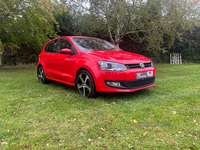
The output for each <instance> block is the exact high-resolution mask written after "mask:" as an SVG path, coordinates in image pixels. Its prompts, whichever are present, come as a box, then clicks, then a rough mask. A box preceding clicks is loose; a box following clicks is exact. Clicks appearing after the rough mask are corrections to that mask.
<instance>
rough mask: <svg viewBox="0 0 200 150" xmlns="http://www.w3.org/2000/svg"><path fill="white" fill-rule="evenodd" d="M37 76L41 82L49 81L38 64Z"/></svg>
mask: <svg viewBox="0 0 200 150" xmlns="http://www.w3.org/2000/svg"><path fill="white" fill-rule="evenodd" d="M37 77H38V80H39V82H40V83H42V84H47V83H49V80H48V79H47V78H46V75H45V72H44V69H43V67H42V66H40V67H39V68H38V70H37Z"/></svg>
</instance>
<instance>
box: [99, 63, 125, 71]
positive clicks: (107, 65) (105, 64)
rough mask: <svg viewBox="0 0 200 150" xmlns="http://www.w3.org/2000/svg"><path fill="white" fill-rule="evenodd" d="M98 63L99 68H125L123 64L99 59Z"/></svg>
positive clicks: (110, 69)
mask: <svg viewBox="0 0 200 150" xmlns="http://www.w3.org/2000/svg"><path fill="white" fill-rule="evenodd" d="M98 64H99V67H100V68H101V70H107V71H125V70H126V69H127V68H126V67H125V65H123V64H119V63H114V62H109V61H99V62H98Z"/></svg>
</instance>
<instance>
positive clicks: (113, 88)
mask: <svg viewBox="0 0 200 150" xmlns="http://www.w3.org/2000/svg"><path fill="white" fill-rule="evenodd" d="M155 75H156V69H155V68H154V67H153V64H152V62H151V60H150V59H148V58H146V57H144V56H142V55H138V54H135V53H131V52H126V51H123V50H121V49H120V48H119V47H116V46H115V45H113V44H111V43H109V42H107V41H105V40H101V39H98V38H93V37H83V36H65V37H59V38H55V39H53V40H51V41H49V42H48V43H47V44H46V45H45V46H44V48H43V50H42V52H41V53H40V56H39V62H38V65H37V76H38V79H39V82H40V83H48V81H49V80H54V81H57V82H61V83H64V84H68V85H72V86H75V88H76V89H77V91H78V92H79V93H80V94H81V95H83V96H86V97H93V96H95V94H96V93H97V92H133V91H136V90H141V89H145V88H149V87H152V86H155V83H154V81H155Z"/></svg>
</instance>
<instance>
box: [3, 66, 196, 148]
mask: <svg viewBox="0 0 200 150" xmlns="http://www.w3.org/2000/svg"><path fill="white" fill-rule="evenodd" d="M155 67H156V69H157V76H156V86H155V87H152V88H149V89H145V90H141V91H137V92H133V93H103V94H100V96H99V97H97V98H95V99H87V98H84V97H81V96H79V94H78V93H77V92H76V91H75V89H74V87H71V86H68V85H64V84H60V83H56V82H51V83H50V84H46V85H44V84H40V83H39V82H38V80H37V77H36V67H35V66H30V67H1V68H0V149H1V148H2V149H3V148H7V149H97V148H99V149H200V65H199V64H183V65H156V66H155Z"/></svg>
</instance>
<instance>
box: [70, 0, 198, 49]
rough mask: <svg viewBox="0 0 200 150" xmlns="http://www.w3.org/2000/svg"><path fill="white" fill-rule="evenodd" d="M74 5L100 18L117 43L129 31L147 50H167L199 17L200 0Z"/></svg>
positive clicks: (89, 0)
mask: <svg viewBox="0 0 200 150" xmlns="http://www.w3.org/2000/svg"><path fill="white" fill-rule="evenodd" d="M85 4H87V5H85ZM71 5H73V6H76V8H79V9H83V10H84V15H85V14H88V15H90V16H91V17H93V18H98V20H101V21H102V23H104V25H103V26H102V28H103V27H105V26H106V28H107V33H108V34H109V37H110V40H111V41H112V43H113V44H115V45H117V46H119V43H120V42H121V41H122V39H123V38H124V36H125V35H128V36H129V37H130V38H131V39H133V40H134V41H135V42H138V43H142V42H143V43H144V44H146V45H147V46H146V48H147V49H148V50H153V51H156V50H157V51H160V50H163V51H164V50H168V49H169V47H170V46H171V45H172V43H173V41H174V39H175V38H177V37H179V36H180V34H181V31H182V29H183V28H184V29H186V28H187V29H191V25H192V24H191V22H195V21H196V20H197V19H198V15H197V11H198V5H199V0H189V1H188V0H81V1H80V0H79V1H78V0H73V2H72V1H71ZM93 20H94V21H96V20H95V19H93Z"/></svg>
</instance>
